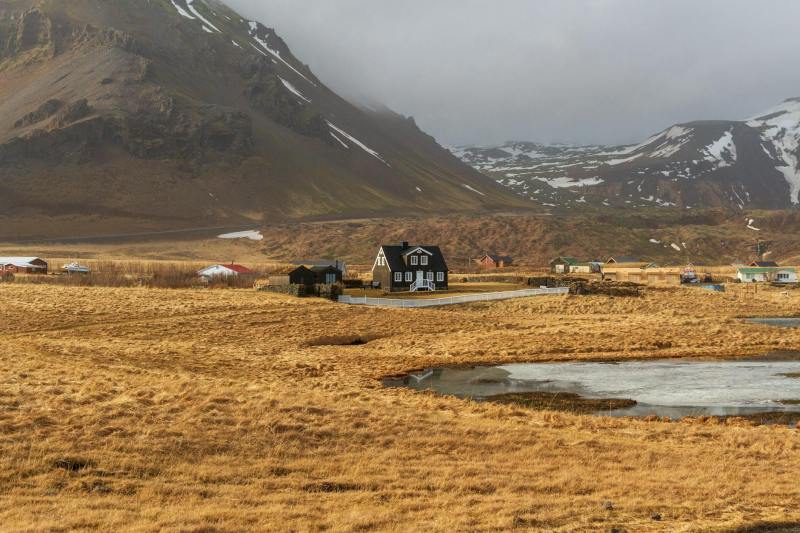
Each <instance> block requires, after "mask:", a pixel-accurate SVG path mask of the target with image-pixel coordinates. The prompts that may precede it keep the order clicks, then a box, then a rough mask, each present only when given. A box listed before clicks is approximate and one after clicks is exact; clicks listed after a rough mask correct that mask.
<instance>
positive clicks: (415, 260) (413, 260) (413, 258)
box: [411, 255, 419, 266]
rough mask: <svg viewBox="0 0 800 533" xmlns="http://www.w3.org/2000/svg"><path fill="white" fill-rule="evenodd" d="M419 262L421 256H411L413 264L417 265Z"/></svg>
mask: <svg viewBox="0 0 800 533" xmlns="http://www.w3.org/2000/svg"><path fill="white" fill-rule="evenodd" d="M418 264H419V257H417V256H416V255H412V256H411V266H417V265H418Z"/></svg>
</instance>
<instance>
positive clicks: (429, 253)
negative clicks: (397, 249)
mask: <svg viewBox="0 0 800 533" xmlns="http://www.w3.org/2000/svg"><path fill="white" fill-rule="evenodd" d="M417 252H422V253H423V254H428V255H433V254H432V253H431V252H429V251H428V250H426V249H425V248H423V247H422V246H417V247H416V248H414V249H413V250H410V251H408V252H404V253H403V255H411V254H413V253H417Z"/></svg>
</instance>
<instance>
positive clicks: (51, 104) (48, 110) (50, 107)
mask: <svg viewBox="0 0 800 533" xmlns="http://www.w3.org/2000/svg"><path fill="white" fill-rule="evenodd" d="M62 107H64V102H63V101H61V100H59V99H57V98H53V99H50V100H48V101H47V102H45V103H43V104H42V105H40V106H39V107H38V108H37V109H36V111H31V112H30V113H27V114H26V115H25V116H24V117H22V118H20V119H19V120H17V121H16V122H15V123H14V127H15V128H24V127H26V126H30V125H32V124H36V123H38V122H41V121H42V120H44V119H46V118H50V117H52V116H53V115H55V114H56V112H58V110H60V109H61V108H62Z"/></svg>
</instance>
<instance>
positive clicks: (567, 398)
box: [486, 392, 636, 414]
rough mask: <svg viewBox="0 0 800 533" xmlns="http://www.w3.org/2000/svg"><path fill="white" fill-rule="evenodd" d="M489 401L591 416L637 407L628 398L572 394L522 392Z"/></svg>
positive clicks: (499, 396) (497, 396) (500, 395)
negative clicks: (589, 396)
mask: <svg viewBox="0 0 800 533" xmlns="http://www.w3.org/2000/svg"><path fill="white" fill-rule="evenodd" d="M486 400H487V401H490V402H493V403H501V404H506V405H519V406H521V407H528V408H531V409H546V410H551V411H566V412H570V413H581V414H591V413H597V412H600V411H613V410H615V409H625V408H628V407H633V406H635V405H636V401H634V400H631V399H627V398H584V397H583V396H580V395H578V394H575V393H572V392H521V393H512V394H498V395H496V396H489V397H488V398H486Z"/></svg>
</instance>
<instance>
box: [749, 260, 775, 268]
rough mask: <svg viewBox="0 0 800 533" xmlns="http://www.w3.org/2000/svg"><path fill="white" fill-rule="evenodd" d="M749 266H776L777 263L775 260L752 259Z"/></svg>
mask: <svg viewBox="0 0 800 533" xmlns="http://www.w3.org/2000/svg"><path fill="white" fill-rule="evenodd" d="M750 266H751V267H777V266H778V263H776V262H775V261H753V262H752V263H750Z"/></svg>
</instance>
